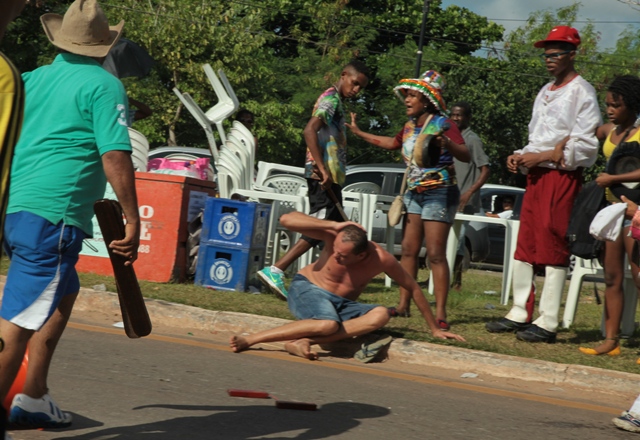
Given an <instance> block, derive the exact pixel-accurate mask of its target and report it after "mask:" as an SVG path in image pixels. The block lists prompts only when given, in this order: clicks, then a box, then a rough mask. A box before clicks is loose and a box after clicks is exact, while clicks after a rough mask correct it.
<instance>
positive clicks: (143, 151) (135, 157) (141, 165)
mask: <svg viewBox="0 0 640 440" xmlns="http://www.w3.org/2000/svg"><path fill="white" fill-rule="evenodd" d="M129 140H130V141H131V149H132V151H131V161H132V162H133V168H134V169H135V170H136V171H147V162H148V161H149V141H148V140H147V138H146V136H145V135H143V134H142V133H140V132H139V131H138V130H134V129H133V128H131V127H129Z"/></svg>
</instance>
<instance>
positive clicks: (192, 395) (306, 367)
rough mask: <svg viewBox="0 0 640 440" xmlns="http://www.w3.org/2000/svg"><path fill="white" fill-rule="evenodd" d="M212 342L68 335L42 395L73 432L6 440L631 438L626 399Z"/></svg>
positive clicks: (74, 327) (104, 332) (90, 330)
mask: <svg viewBox="0 0 640 440" xmlns="http://www.w3.org/2000/svg"><path fill="white" fill-rule="evenodd" d="M223 338H226V336H224V335H213V336H212V339H209V338H207V339H203V338H199V337H198V335H194V336H190V335H183V336H181V337H171V336H162V335H158V334H154V335H152V336H151V337H149V338H145V339H141V340H129V339H127V338H126V337H125V336H124V335H123V334H122V330H120V329H114V328H112V327H108V326H104V325H100V326H89V325H84V324H79V323H74V324H71V327H70V328H69V329H68V330H67V333H66V334H65V336H64V337H63V340H62V341H61V343H60V347H59V350H58V353H57V358H56V359H55V360H54V367H53V371H52V375H51V380H50V384H49V385H50V386H51V388H52V395H53V396H54V398H55V399H56V400H57V401H58V403H59V404H60V405H61V406H62V408H63V409H64V410H66V411H70V412H71V413H72V414H73V416H74V423H73V426H72V427H71V428H68V429H66V430H58V431H52V430H50V431H26V430H23V431H11V434H12V435H13V437H14V439H15V440H23V439H25V440H26V439H29V440H31V439H37V440H45V439H74V440H89V439H91V440H107V439H159V440H165V439H166V440H169V439H171V440H174V439H190V440H200V439H203V440H204V439H247V440H248V439H293V438H295V439H324V438H344V439H354V440H359V439H363V440H364V439H366V440H374V439H384V440H389V439H431V438H433V439H443V440H447V439H465V440H470V439H509V440H511V439H514V438H516V439H517V438H523V436H525V435H526V436H535V437H536V438H548V439H581V440H590V439H594V440H595V439H599V440H601V439H619V438H620V439H622V438H630V437H634V435H633V434H629V433H625V432H622V431H618V430H616V429H615V428H614V427H613V426H612V425H611V423H610V420H611V418H612V417H613V415H615V413H616V412H619V411H620V410H621V409H624V407H623V406H622V405H628V403H629V402H626V399H624V400H622V399H621V401H617V400H616V398H615V397H611V396H606V397H603V396H597V395H591V396H585V395H584V394H577V393H574V392H572V390H565V389H554V388H553V387H549V385H548V384H547V385H535V384H530V383H516V382H514V381H508V383H506V382H504V383H502V382H499V381H497V382H492V381H490V380H487V381H482V380H479V379H478V378H476V379H460V376H459V373H456V374H455V376H450V377H447V372H443V371H432V372H431V371H429V372H427V371H424V370H420V371H410V370H408V368H407V367H404V369H402V367H398V366H397V365H394V364H393V363H391V362H388V363H385V364H377V365H374V366H371V367H370V366H365V365H363V364H360V363H359V362H357V361H354V360H352V359H349V360H348V359H335V358H324V359H322V360H321V361H319V362H310V361H306V360H303V359H298V358H295V357H292V356H289V355H287V354H285V353H282V352H281V351H279V350H278V349H277V348H278V347H269V346H268V347H266V349H262V350H254V351H250V352H246V353H242V354H234V353H231V352H230V351H229V350H228V349H227V347H226V346H225V344H224V342H223V340H224V339H223ZM414 370H415V368H414ZM230 388H235V389H250V390H260V391H266V392H268V393H270V394H271V395H272V396H275V397H276V398H278V399H280V400H295V401H304V402H312V403H315V404H317V405H318V410H317V411H297V410H286V409H278V408H276V407H275V405H274V400H273V399H247V398H239V397H230V396H228V394H227V389H230Z"/></svg>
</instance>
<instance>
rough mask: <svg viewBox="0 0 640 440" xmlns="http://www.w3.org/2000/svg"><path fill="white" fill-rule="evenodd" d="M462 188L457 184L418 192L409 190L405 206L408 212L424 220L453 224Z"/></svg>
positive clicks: (405, 195)
mask: <svg viewBox="0 0 640 440" xmlns="http://www.w3.org/2000/svg"><path fill="white" fill-rule="evenodd" d="M459 202H460V190H458V186H457V185H452V186H442V187H440V188H434V189H430V190H427V191H423V192H421V193H418V192H417V191H407V192H406V193H405V194H404V206H405V207H406V209H407V213H408V214H418V215H420V218H422V220H431V221H436V222H444V223H449V224H452V223H453V221H454V220H455V218H456V212H457V211H458V203H459Z"/></svg>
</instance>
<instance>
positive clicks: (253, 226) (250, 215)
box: [200, 197, 271, 249]
mask: <svg viewBox="0 0 640 440" xmlns="http://www.w3.org/2000/svg"><path fill="white" fill-rule="evenodd" d="M270 213H271V206H270V205H266V204H264V203H255V202H240V201H237V200H229V199H220V198H216V197H209V198H208V199H207V202H206V205H205V210H204V219H203V222H202V233H201V236H200V241H201V242H205V243H209V244H211V243H216V244H219V245H223V246H237V247H241V248H247V249H249V248H261V247H265V246H266V244H267V231H268V230H269V214H270Z"/></svg>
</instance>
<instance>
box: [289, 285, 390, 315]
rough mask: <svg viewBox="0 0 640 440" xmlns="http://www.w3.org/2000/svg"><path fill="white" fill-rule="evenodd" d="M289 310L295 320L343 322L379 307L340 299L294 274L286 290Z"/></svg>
mask: <svg viewBox="0 0 640 440" xmlns="http://www.w3.org/2000/svg"><path fill="white" fill-rule="evenodd" d="M287 302H288V304H289V310H291V313H293V315H294V316H295V317H296V318H297V319H319V320H327V321H336V322H344V321H348V320H350V319H353V318H358V317H359V316H362V315H365V314H366V313H368V312H370V311H371V310H373V309H375V308H376V307H379V306H378V305H376V304H362V303H359V302H357V301H351V300H350V299H346V298H342V297H341V296H338V295H334V294H333V293H331V292H329V291H328V290H325V289H323V288H321V287H318V286H316V285H315V284H313V283H312V282H311V281H309V280H308V279H307V278H306V277H304V276H303V275H300V274H296V276H295V277H293V281H291V285H290V286H289V290H288V298H287Z"/></svg>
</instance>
